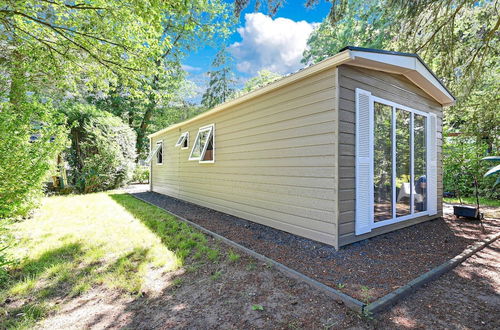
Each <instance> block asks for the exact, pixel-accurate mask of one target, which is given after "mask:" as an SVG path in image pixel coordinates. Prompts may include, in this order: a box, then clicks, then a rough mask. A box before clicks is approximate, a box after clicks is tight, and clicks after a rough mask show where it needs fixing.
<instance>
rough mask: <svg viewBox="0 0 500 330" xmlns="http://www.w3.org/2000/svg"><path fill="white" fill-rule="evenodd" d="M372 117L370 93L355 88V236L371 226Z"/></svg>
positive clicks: (367, 230)
mask: <svg viewBox="0 0 500 330" xmlns="http://www.w3.org/2000/svg"><path fill="white" fill-rule="evenodd" d="M373 115H374V114H373V102H372V100H371V93H370V92H368V91H365V90H362V89H359V88H356V173H355V175H356V226H355V229H356V235H361V234H365V233H368V232H370V231H371V229H372V224H373V125H374V123H373Z"/></svg>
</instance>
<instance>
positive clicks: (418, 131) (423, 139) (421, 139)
mask: <svg viewBox="0 0 500 330" xmlns="http://www.w3.org/2000/svg"><path fill="white" fill-rule="evenodd" d="M413 130H414V132H413V135H414V142H413V147H414V151H413V154H414V157H415V161H414V164H413V173H414V178H415V197H414V208H415V213H417V212H423V211H427V134H426V132H427V122H426V117H424V116H421V115H417V114H415V115H414V119H413Z"/></svg>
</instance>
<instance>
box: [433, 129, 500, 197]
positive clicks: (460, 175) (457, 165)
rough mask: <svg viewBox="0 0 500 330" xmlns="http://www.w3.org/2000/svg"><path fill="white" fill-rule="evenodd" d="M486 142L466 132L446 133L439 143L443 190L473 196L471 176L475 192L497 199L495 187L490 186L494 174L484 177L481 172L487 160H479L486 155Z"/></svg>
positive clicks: (493, 180)
mask: <svg viewBox="0 0 500 330" xmlns="http://www.w3.org/2000/svg"><path fill="white" fill-rule="evenodd" d="M487 151H488V145H487V144H486V142H484V141H482V140H480V141H479V142H478V141H476V139H474V138H470V137H466V136H457V137H447V138H445V140H444V145H443V185H444V191H445V192H452V193H453V194H454V195H455V196H456V197H458V198H460V197H474V196H475V195H474V193H475V187H474V180H475V179H476V180H477V183H478V187H479V196H482V197H487V198H492V199H497V198H499V197H500V193H499V191H498V190H496V191H495V190H493V189H492V187H493V184H494V182H495V178H494V177H489V178H485V177H484V173H486V171H487V170H488V166H490V165H491V163H488V162H485V161H481V158H483V157H485V156H487V155H488V152H487Z"/></svg>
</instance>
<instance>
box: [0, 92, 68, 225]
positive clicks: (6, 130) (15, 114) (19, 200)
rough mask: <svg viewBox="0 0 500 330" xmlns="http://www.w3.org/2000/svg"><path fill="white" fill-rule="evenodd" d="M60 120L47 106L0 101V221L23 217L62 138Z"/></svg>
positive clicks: (38, 194)
mask: <svg viewBox="0 0 500 330" xmlns="http://www.w3.org/2000/svg"><path fill="white" fill-rule="evenodd" d="M64 133H65V127H64V118H63V117H62V116H60V114H58V113H57V111H56V110H55V109H54V108H53V107H52V106H51V105H50V104H49V103H45V104H44V103H40V102H38V101H36V100H34V101H33V100H30V101H26V102H22V103H19V104H16V105H15V106H14V105H13V104H12V103H6V102H4V103H2V102H1V100H0V218H6V217H18V216H26V215H27V214H28V213H29V211H30V210H31V209H32V208H33V207H35V206H36V204H37V202H38V201H39V198H40V197H41V196H42V195H43V183H44V180H45V178H46V176H47V173H48V172H49V170H50V169H51V168H52V167H53V166H54V165H55V159H56V155H57V154H58V153H59V152H60V151H61V149H62V148H63V146H64V144H65V142H66V139H65V134H64Z"/></svg>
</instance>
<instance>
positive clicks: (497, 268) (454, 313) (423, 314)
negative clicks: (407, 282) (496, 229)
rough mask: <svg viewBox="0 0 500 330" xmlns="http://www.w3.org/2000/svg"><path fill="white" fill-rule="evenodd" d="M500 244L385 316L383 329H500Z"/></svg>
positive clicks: (479, 253) (496, 243)
mask: <svg viewBox="0 0 500 330" xmlns="http://www.w3.org/2000/svg"><path fill="white" fill-rule="evenodd" d="M499 316H500V240H497V241H495V242H494V243H493V244H492V245H490V246H488V247H486V248H484V249H483V250H481V251H479V252H478V253H477V254H475V255H473V256H472V257H470V258H469V259H467V260H466V261H464V263H462V264H461V265H459V266H458V267H457V268H455V269H454V270H452V271H451V272H449V273H447V274H445V275H443V276H442V277H440V278H439V279H437V280H435V281H433V282H431V283H429V285H427V286H425V287H423V288H421V289H419V290H418V291H417V292H415V293H414V294H412V295H410V296H409V297H408V298H406V299H404V300H402V301H400V302H399V303H398V304H397V305H396V306H395V307H394V308H392V309H391V310H389V311H387V312H385V313H383V314H381V315H380V316H379V317H378V319H379V321H378V322H377V324H378V326H380V327H381V328H386V327H392V326H394V327H398V328H402V327H405V328H422V329H500V319H499Z"/></svg>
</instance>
